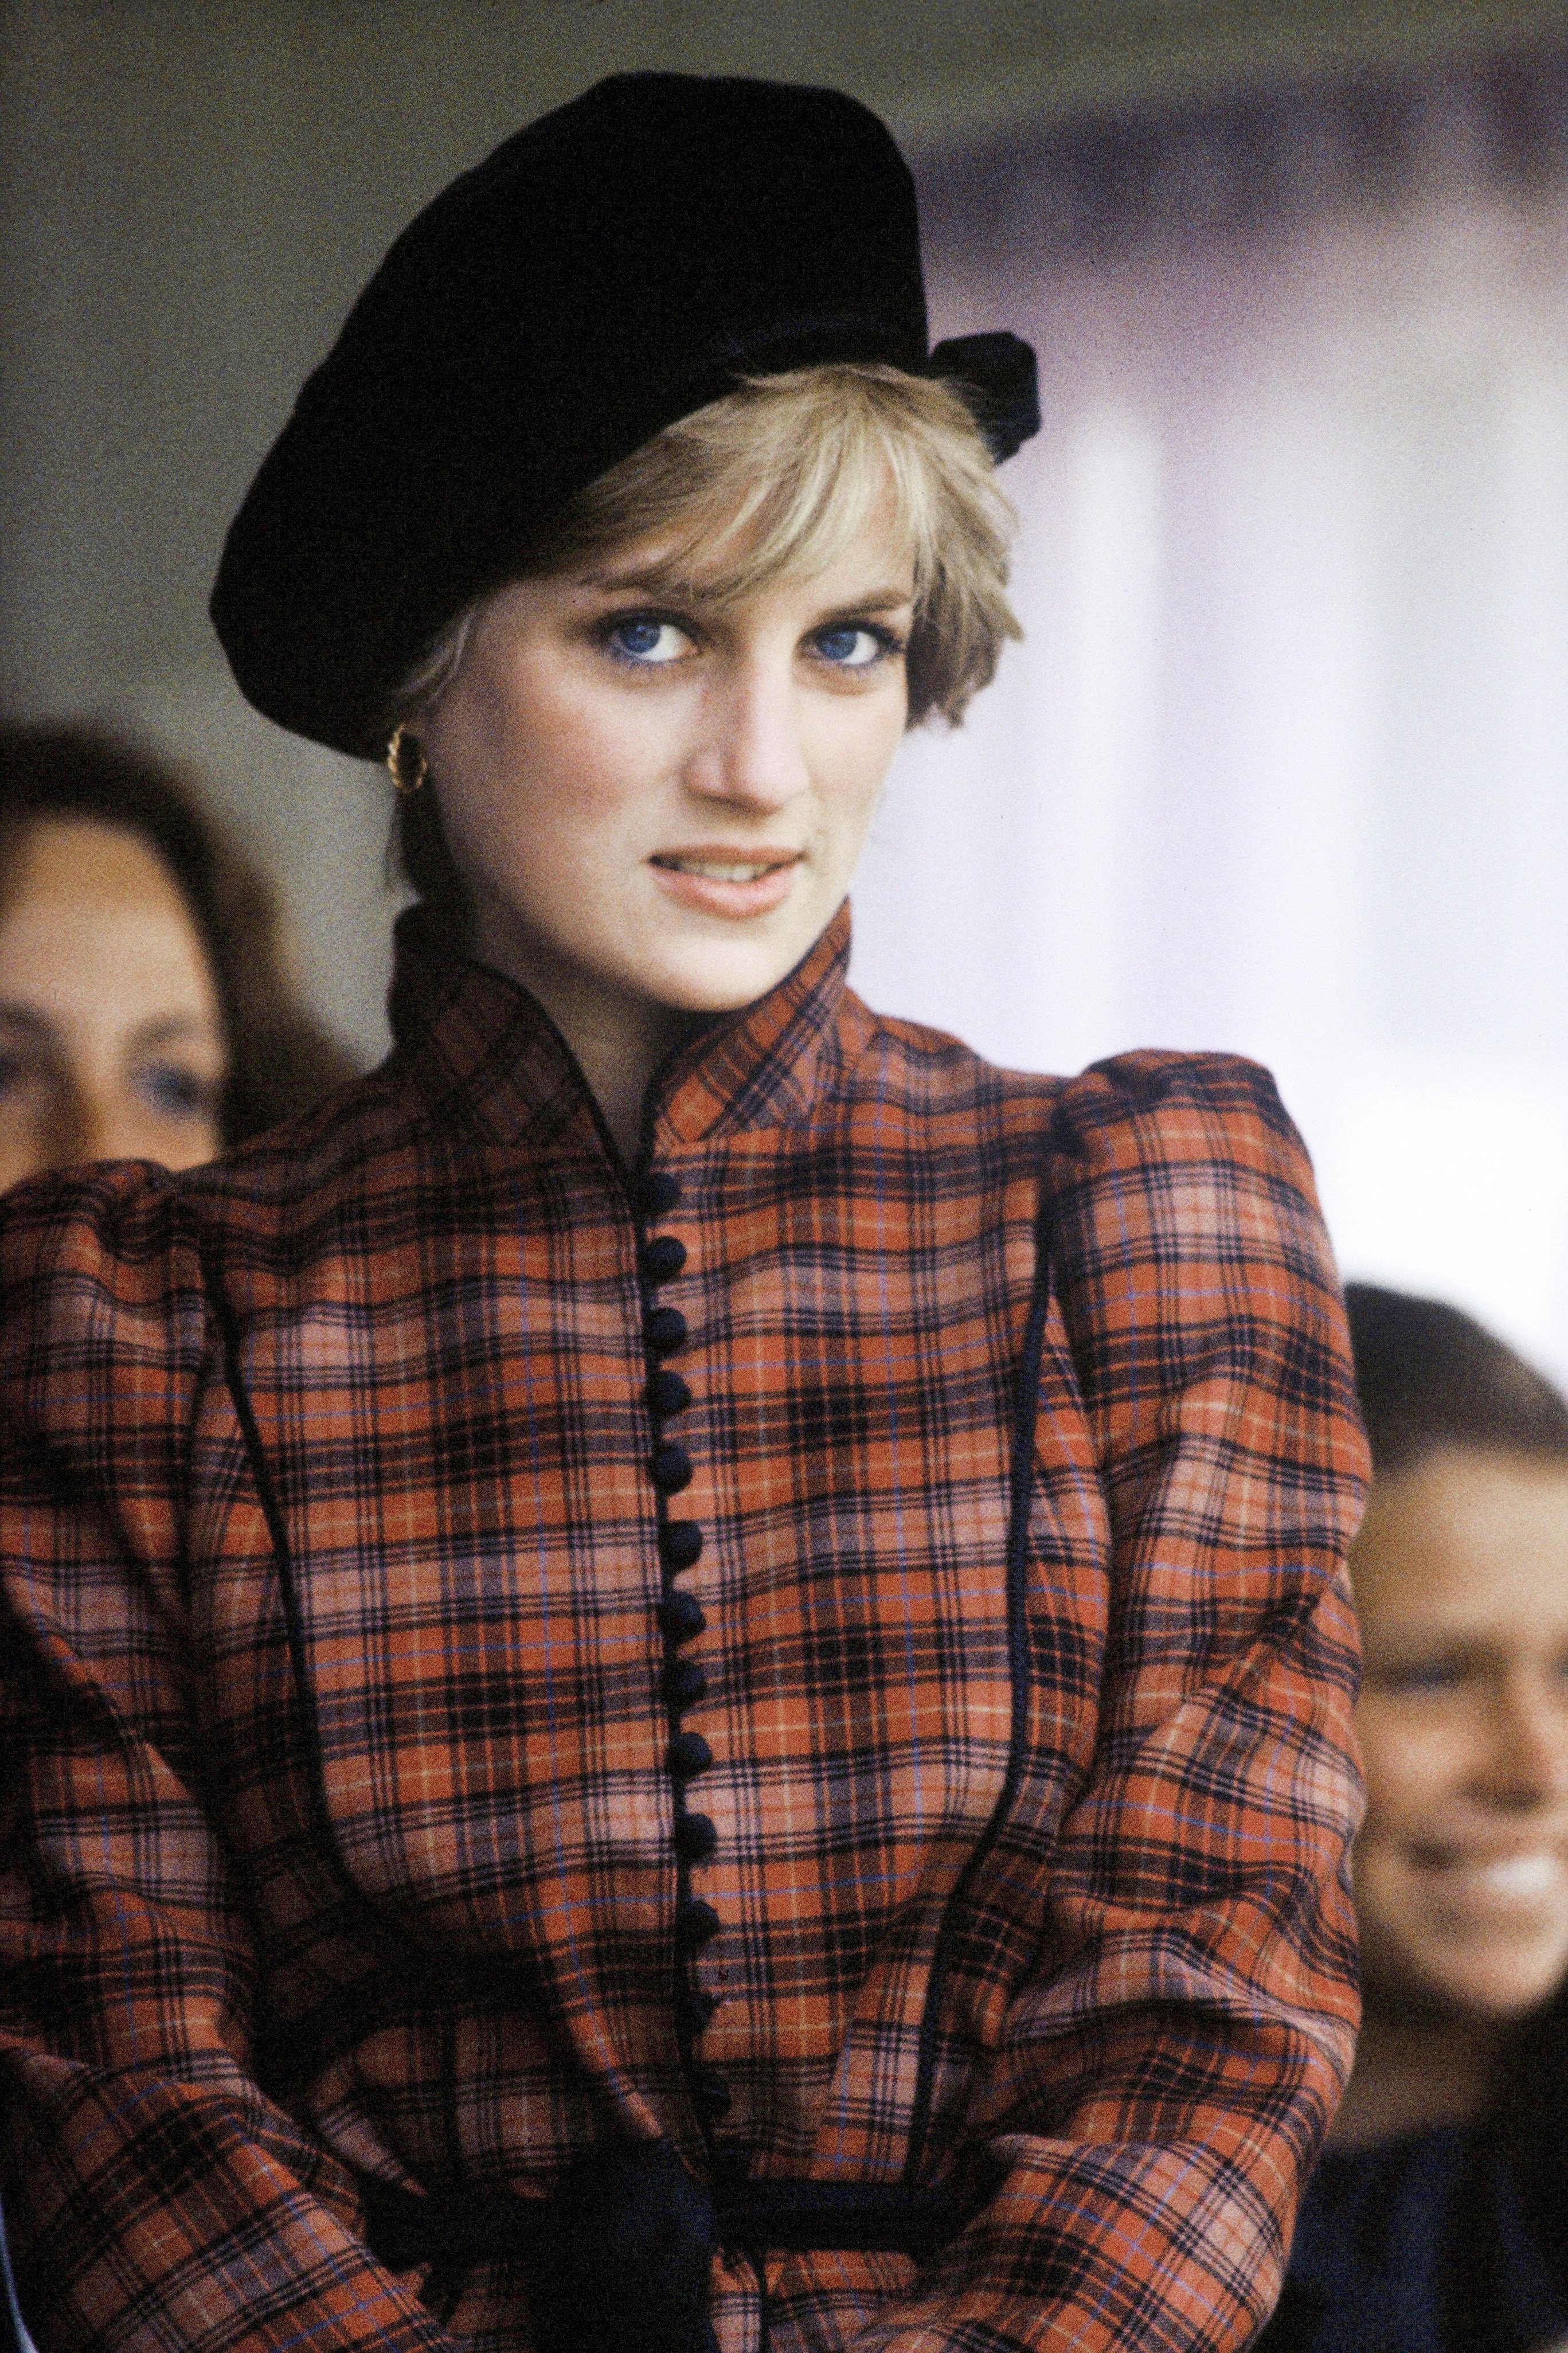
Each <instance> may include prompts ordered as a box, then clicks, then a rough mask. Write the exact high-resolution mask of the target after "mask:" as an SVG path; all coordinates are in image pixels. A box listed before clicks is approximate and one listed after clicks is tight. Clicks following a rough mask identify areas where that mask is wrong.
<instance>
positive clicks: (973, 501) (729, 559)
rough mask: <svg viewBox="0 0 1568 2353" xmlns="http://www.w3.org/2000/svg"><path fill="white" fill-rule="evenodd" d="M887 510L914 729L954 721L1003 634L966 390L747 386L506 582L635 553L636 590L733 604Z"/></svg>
mask: <svg viewBox="0 0 1568 2353" xmlns="http://www.w3.org/2000/svg"><path fill="white" fill-rule="evenodd" d="M889 500H890V501H891V503H892V521H893V527H894V531H895V533H896V535H897V536H898V537H900V538H901V539H903V540H904V541H905V543H906V544H907V545H908V547H909V550H910V557H911V560H912V564H913V569H914V592H915V615H914V622H913V626H912V628H911V629H910V645H909V653H908V675H909V697H910V725H911V726H913V725H915V724H917V723H919V722H920V721H921V720H922V719H926V718H929V717H931V716H932V715H933V714H935V713H940V714H941V715H942V717H943V718H945V719H947V720H948V721H950V722H951V723H954V724H956V723H957V722H958V721H959V720H960V719H961V718H962V717H963V711H964V708H965V706H966V704H967V703H968V702H969V699H970V697H971V695H973V694H974V693H976V692H977V691H979V689H980V688H981V687H983V686H984V685H986V684H988V683H989V681H990V680H991V678H992V676H993V674H994V670H995V668H996V662H997V658H998V656H999V655H1000V653H1001V650H1002V646H1003V643H1004V641H1005V639H1006V638H1016V637H1017V636H1019V635H1020V634H1021V633H1020V631H1019V628H1018V624H1017V622H1016V619H1015V618H1014V615H1013V610H1012V607H1010V605H1009V604H1008V602H1007V594H1006V590H1007V557H1008V548H1009V544H1010V542H1011V539H1012V534H1013V529H1014V516H1013V510H1012V508H1011V507H1010V506H1009V505H1008V503H1007V501H1006V500H1005V498H1004V497H1003V495H1002V493H1001V491H999V490H998V489H997V487H996V483H995V480H994V470H993V466H992V459H991V454H990V452H989V450H988V449H987V448H986V447H985V443H984V439H983V438H982V437H981V433H980V429H979V427H977V425H976V424H975V422H974V419H973V416H972V415H971V413H970V411H969V409H968V407H967V406H965V404H964V402H963V398H962V397H961V396H960V395H959V393H958V392H957V391H956V390H955V389H954V388H953V387H952V385H946V384H940V383H933V382H931V381H930V380H929V379H927V378H925V377H923V376H913V375H905V374H904V373H903V372H902V371H901V370H900V369H898V368H891V367H884V366H880V365H875V366H873V365H853V366H852V365H848V364H841V365H833V366H824V367H808V368H795V369H794V370H792V371H790V372H789V373H788V374H787V375H768V376H755V377H752V378H750V379H749V380H747V381H746V382H744V383H742V384H740V385H737V386H736V387H735V389H734V391H733V392H731V393H726V394H725V395H724V396H723V397H722V398H721V399H719V400H715V401H710V403H709V405H708V406H707V407H705V408H699V409H695V410H693V412H692V413H691V415H690V416H689V417H679V418H678V419H677V420H676V422H675V423H674V424H673V425H668V426H666V427H665V428H664V430H663V431H662V432H661V433H656V434H655V435H654V437H653V438H652V439H651V440H650V441H647V442H645V443H644V444H643V446H642V447H641V448H639V449H634V450H633V452H632V454H631V456H630V457H629V458H624V459H622V460H621V462H620V463H619V465H617V466H613V467H611V468H610V470H609V471H608V472H607V473H604V474H601V475H600V476H599V477H598V479H597V480H595V481H593V482H590V483H589V484H588V486H587V488H586V490H584V491H579V492H578V494H577V496H576V497H575V498H574V500H573V501H571V503H570V505H569V506H567V507H566V509H565V510H564V511H563V512H562V513H561V514H560V515H558V516H557V517H556V518H555V519H554V521H553V522H552V524H551V525H550V527H549V529H548V531H547V532H546V533H544V534H542V537H541V539H540V540H539V541H538V542H537V543H535V544H534V545H532V546H531V547H529V548H527V549H524V550H521V551H520V552H519V556H518V560H517V564H516V565H515V568H514V570H513V572H512V574H511V576H512V577H513V578H534V579H537V578H541V577H545V576H548V575H551V574H552V573H558V572H562V571H564V570H567V569H569V568H572V567H574V566H575V565H582V564H588V563H594V562H597V561H601V560H603V559H605V557H607V556H611V555H613V554H616V553H617V552H620V551H624V550H626V549H627V548H630V547H633V546H636V547H637V548H638V549H639V550H646V551H647V552H648V554H649V555H650V556H651V561H641V562H639V565H638V580H639V586H640V587H642V588H643V589H644V590H645V591H646V590H647V589H648V588H649V587H650V586H652V587H656V588H658V590H660V591H662V592H663V593H665V594H667V595H668V596H672V597H677V598H679V597H681V596H700V597H701V598H702V599H703V600H704V601H706V602H709V603H715V604H720V605H722V604H738V603H740V602H742V600H743V599H744V598H745V597H747V596H752V595H754V594H755V592H756V591H757V590H758V589H760V588H762V587H763V586H765V585H766V584H767V583H768V582H770V581H773V580H776V579H778V578H780V577H781V576H782V575H785V574H793V575H796V576H801V577H806V578H809V577H810V576H811V575H813V574H815V573H817V572H821V571H825V570H826V568H827V566H828V565H830V564H832V563H833V562H834V561H835V560H836V558H837V556H838V555H840V554H842V553H843V551H844V550H845V549H846V548H847V547H849V546H851V545H852V544H853V543H854V542H855V540H856V539H857V538H858V536H859V535H860V533H862V532H863V531H864V530H865V528H866V526H867V525H868V522H870V520H871V518H872V517H873V516H880V515H881V513H882V512H883V511H884V501H889ZM478 610H479V607H478V606H470V607H468V609H467V610H466V611H464V612H462V613H459V614H458V615H457V616H456V617H454V618H453V619H452V620H451V621H450V622H448V624H447V628H445V629H443V631H442V632H441V635H440V637H439V638H438V639H437V642H436V644H435V645H433V646H432V647H431V648H430V649H429V651H428V653H427V654H426V657H425V659H423V660H422V661H420V662H419V663H418V664H416V668H415V669H414V670H413V671H412V672H411V673H410V675H409V676H408V677H407V678H406V679H405V681H403V686H402V690H401V692H400V694H399V695H398V698H397V702H396V708H395V711H394V712H392V714H391V718H390V721H389V724H390V723H395V722H396V721H399V720H403V721H406V720H410V719H413V718H416V716H417V715H418V713H419V712H421V711H422V710H427V709H428V708H429V706H430V705H431V704H432V703H433V702H435V701H436V700H437V697H438V696H439V694H440V692H441V691H442V689H443V688H444V687H445V685H446V684H447V681H448V680H449V679H450V678H451V677H452V675H453V673H454V672H455V670H457V668H458V664H459V662H460V661H461V659H462V656H463V648H464V646H465V645H466V643H467V641H468V631H469V629H470V628H471V626H472V623H473V618H474V615H475V613H476V612H477V611H478Z"/></svg>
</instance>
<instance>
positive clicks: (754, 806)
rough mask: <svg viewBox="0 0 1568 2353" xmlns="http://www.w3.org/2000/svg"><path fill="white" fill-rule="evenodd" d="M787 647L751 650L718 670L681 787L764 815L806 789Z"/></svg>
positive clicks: (798, 710) (801, 729)
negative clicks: (684, 785)
mask: <svg viewBox="0 0 1568 2353" xmlns="http://www.w3.org/2000/svg"><path fill="white" fill-rule="evenodd" d="M804 717H805V714H804V712H803V710H802V707H801V698H800V694H799V691H798V689H797V687H796V684H795V676H794V653H793V648H792V649H784V648H782V647H780V648H777V649H773V648H767V649H750V650H748V651H747V652H746V653H745V654H744V655H743V656H739V655H738V656H737V657H736V658H735V659H733V660H732V661H731V662H728V663H726V664H725V665H723V667H722V669H721V670H720V671H719V673H718V674H717V675H716V676H715V677H714V679H713V680H712V681H711V683H710V688H709V691H708V693H707V695H706V696H705V698H704V702H703V707H702V712H701V719H700V732H699V736H698V741H697V743H696V744H695V746H694V747H693V750H692V752H691V754H690V756H689V760H688V762H687V766H686V783H687V785H688V786H689V789H690V790H691V791H692V792H694V793H697V794H700V796H701V797H702V798H703V799H705V800H721V801H728V802H730V803H731V804H732V805H733V806H734V807H740V808H744V809H748V810H750V811H752V813H754V814H755V815H758V816H765V815H767V814H769V813H770V812H771V811H773V810H774V809H781V808H784V807H787V806H788V804H789V803H790V802H791V801H792V800H794V799H795V797H796V795H797V794H799V793H802V792H804V791H805V789H806V787H807V786H808V785H809V784H810V782H811V772H810V768H809V765H808V764H807V760H806V753H805V733H804Z"/></svg>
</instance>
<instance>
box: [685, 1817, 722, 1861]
mask: <svg viewBox="0 0 1568 2353" xmlns="http://www.w3.org/2000/svg"><path fill="white" fill-rule="evenodd" d="M718 1843H719V1833H718V1831H716V1830H715V1829H714V1827H713V1825H712V1823H711V1822H710V1820H709V1819H708V1817H707V1815H706V1814H682V1815H681V1816H680V1817H679V1820H677V1822H676V1825H675V1852H676V1853H677V1854H678V1855H679V1857H680V1859H681V1861H682V1862H706V1861H707V1859H708V1857H709V1856H710V1854H711V1853H712V1852H713V1850H714V1848H715V1847H716V1846H717V1845H718Z"/></svg>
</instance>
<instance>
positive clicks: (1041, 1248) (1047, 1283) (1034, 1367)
mask: <svg viewBox="0 0 1568 2353" xmlns="http://www.w3.org/2000/svg"><path fill="white" fill-rule="evenodd" d="M1055 1137H1056V1121H1055V1119H1054V1118H1053V1119H1052V1121H1051V1123H1050V1125H1049V1126H1048V1127H1047V1131H1046V1149H1045V1153H1044V1155H1043V1158H1044V1161H1045V1166H1044V1167H1043V1168H1042V1171H1041V1179H1040V1205H1039V1208H1038V1210H1037V1214H1036V1219H1035V1285H1034V1293H1033V1296H1032V1297H1031V1299H1030V1302H1029V1314H1028V1320H1027V1322H1026V1324H1025V1326H1024V1345H1023V1348H1022V1350H1021V1352H1020V1357H1019V1365H1018V1388H1017V1397H1016V1404H1015V1407H1014V1414H1013V1459H1012V1463H1011V1466H1010V1474H1009V1482H1008V1483H1009V1488H1010V1501H1009V1504H1008V1519H1007V1663H1008V1672H1009V1676H1010V1679H1011V1683H1012V1697H1013V1723H1012V1731H1011V1737H1010V1739H1009V1741H1008V1747H1007V1768H1006V1771H1005V1774H1004V1775H1003V1778H1002V1789H1001V1794H1000V1796H999V1797H998V1798H997V1800H996V1803H995V1806H994V1808H993V1810H992V1814H991V1819H990V1820H989V1821H988V1822H987V1823H986V1825H985V1828H984V1831H982V1833H981V1835H980V1837H979V1839H978V1840H977V1841H975V1844H974V1846H973V1849H972V1850H971V1852H970V1856H969V1860H968V1862H966V1863H965V1864H964V1866H963V1870H962V1871H961V1872H960V1873H959V1875H958V1878H957V1880H956V1881H955V1883H954V1884H953V1889H952V1894H951V1895H950V1896H949V1897H948V1899H947V1904H946V1906H945V1908H944V1910H943V1913H942V1923H941V1926H939V1928H938V1930H937V1936H936V1948H935V1951H934V1952H933V1953H932V1955H931V1975H930V1977H929V1978H927V1980H926V1999H925V2009H924V2012H923V2014H922V2016H921V2035H920V2054H919V2059H918V2062H917V2066H916V2073H915V2094H914V2099H913V2102H912V2104H911V2105H910V2138H909V2150H908V2154H907V2155H906V2157H905V2159H904V2173H903V2178H904V2180H905V2182H906V2184H908V2185H910V2187H912V2186H913V2185H914V2183H915V2181H916V2179H917V2177H918V2175H919V2172H920V2168H921V2159H922V2158H923V2157H924V2154H925V2145H926V2137H927V2135H928V2133H929V2131H930V2129H931V2100H932V2097H933V2094H934V2090H935V2083H936V2063H937V2052H938V2046H939V2043H940V2041H941V2021H942V1996H943V1994H944V1993H945V1992H946V1989H947V1978H948V1973H949V1970H950V1968H951V1967H952V1942H953V1938H954V1936H955V1935H956V1934H957V1923H958V1921H959V1919H960V1917H961V1916H962V1915H963V1907H964V1904H965V1902H966V1900H967V1898H968V1895H969V1891H970V1889H971V1887H972V1886H973V1883H974V1881H975V1879H976V1877H977V1876H978V1874H979V1873H980V1871H981V1869H982V1867H983V1866H984V1863H985V1862H986V1860H987V1858H988V1857H989V1855H990V1853H991V1851H992V1849H993V1848H994V1845H995V1844H996V1841H997V1840H998V1838H999V1837H1000V1836H1001V1834H1002V1828H1003V1825H1004V1823H1005V1821H1006V1820H1007V1817H1008V1815H1009V1813H1010V1812H1011V1811H1012V1808H1013V1801H1014V1799H1016V1796H1017V1793H1018V1784H1019V1782H1020V1781H1021V1780H1022V1778H1023V1774H1024V1745H1025V1736H1026V1726H1027V1723H1028V1700H1029V1646H1028V1638H1027V1630H1026V1623H1025V1616H1026V1599H1027V1588H1028V1570H1029V1505H1030V1502H1031V1500H1032V1498H1033V1493H1034V1484H1035V1431H1036V1426H1037V1421H1038V1419H1039V1407H1040V1366H1041V1364H1042V1362H1043V1360H1044V1356H1045V1343H1046V1324H1047V1320H1048V1318H1049V1315H1050V1307H1051V1258H1052V1252H1053V1249H1054V1247H1055V1241H1056V1204H1055V1201H1054V1199H1053V1198H1052V1193H1051V1184H1050V1166H1049V1163H1050V1157H1051V1149H1052V1145H1053V1144H1054V1142H1055Z"/></svg>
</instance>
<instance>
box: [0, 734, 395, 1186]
mask: <svg viewBox="0 0 1568 2353" xmlns="http://www.w3.org/2000/svg"><path fill="white" fill-rule="evenodd" d="M280 947H281V941H280V934H279V915H278V909H277V905H276V903H275V901H274V898H273V894H272V892H271V891H270V889H269V888H268V885H267V883H266V882H265V881H263V880H262V878H261V876H260V875H259V874H258V872H257V871H256V870H255V869H254V868H253V867H252V866H250V865H249V864H248V863H247V860H245V859H243V858H242V857H241V856H240V855H239V853H238V852H237V850H236V849H234V848H233V846H232V845H231V844H230V843H229V842H227V841H226V839H224V838H223V836H222V835H221V834H220V833H219V832H218V830H217V828H216V826H215V825H214V823H213V820H212V819H211V818H209V817H208V816H206V815H205V813H204V812H203V811H202V810H201V808H200V807H198V805H197V803H196V801H195V798H194V797H193V796H192V794H191V793H190V791H189V789H188V788H187V787H186V786H185V785H184V783H183V782H182V781H181V779H180V778H179V777H178V776H175V775H174V773H173V772H172V771H171V770H170V769H168V768H167V767H165V766H164V765H163V764H162V763H161V762H160V761H157V760H155V759H153V758H152V757H151V756H150V755H149V754H146V753H143V752H138V751H132V750H131V749H130V748H129V747H127V746H126V745H124V744H118V743H115V742H113V741H111V740H110V739H109V738H107V737H101V736H98V735H93V734H89V733H84V732H81V731H79V730H76V729H49V728H5V729H0V1187H3V1186H7V1185H14V1184H16V1183H18V1182H19V1181H20V1180H21V1178H23V1177H25V1176H37V1174H38V1173H39V1172H40V1171H42V1170H44V1169H47V1168H64V1167H69V1166H73V1165H74V1164H75V1163H77V1162H79V1161H86V1160H111V1159H142V1160H153V1161H159V1162H162V1164H163V1166H165V1167H168V1168H174V1169H182V1168H192V1167H195V1166H198V1165H199V1164H200V1163H201V1162H202V1161H204V1160H211V1159H212V1158H214V1157H215V1155H216V1154H217V1153H219V1152H221V1151H222V1150H223V1149H224V1148H225V1146H226V1145H233V1144H239V1143H243V1142H244V1141H245V1139H246V1138H247V1137H248V1136H251V1135H255V1134H259V1133H260V1132H261V1131H262V1130H263V1129H265V1128H268V1127H270V1126H273V1125H274V1124H276V1123H277V1122H278V1121H279V1120H281V1119H285V1118H287V1117H288V1116H289V1114H290V1113H293V1112H296V1111H302V1110H304V1109H306V1108H307V1107H308V1106H309V1105H310V1103H313V1102H314V1101H315V1100H316V1099H317V1098H318V1097H319V1096H320V1095H321V1094H324V1093H325V1092H327V1091H328V1089H329V1088H331V1087H333V1086H336V1085H338V1084H339V1083H340V1082H342V1081H343V1080H344V1079H347V1078H350V1077H352V1076H353V1064H352V1063H351V1061H350V1060H349V1057H348V1056H347V1054H346V1053H345V1052H344V1051H343V1050H342V1048H341V1047H340V1046H338V1045H336V1044H335V1043H334V1042H333V1040H332V1039H331V1038H330V1037H329V1036H328V1035H327V1034H326V1032H325V1031H324V1030H323V1029H321V1028H320V1027H319V1026H318V1024H317V1023H316V1022H315V1021H314V1020H312V1019H311V1018H310V1015H309V1014H308V1013H306V1012H305V1011H304V1009H303V1008H302V1007H301V1006H300V1004H299V1003H298V1002H297V1000H296V998H295V997H294V994H293V991H292V987H291V986H290V983H289V979H288V977H287V976H286V973H285V970H284V965H283V961H282V956H281V954H280Z"/></svg>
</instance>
